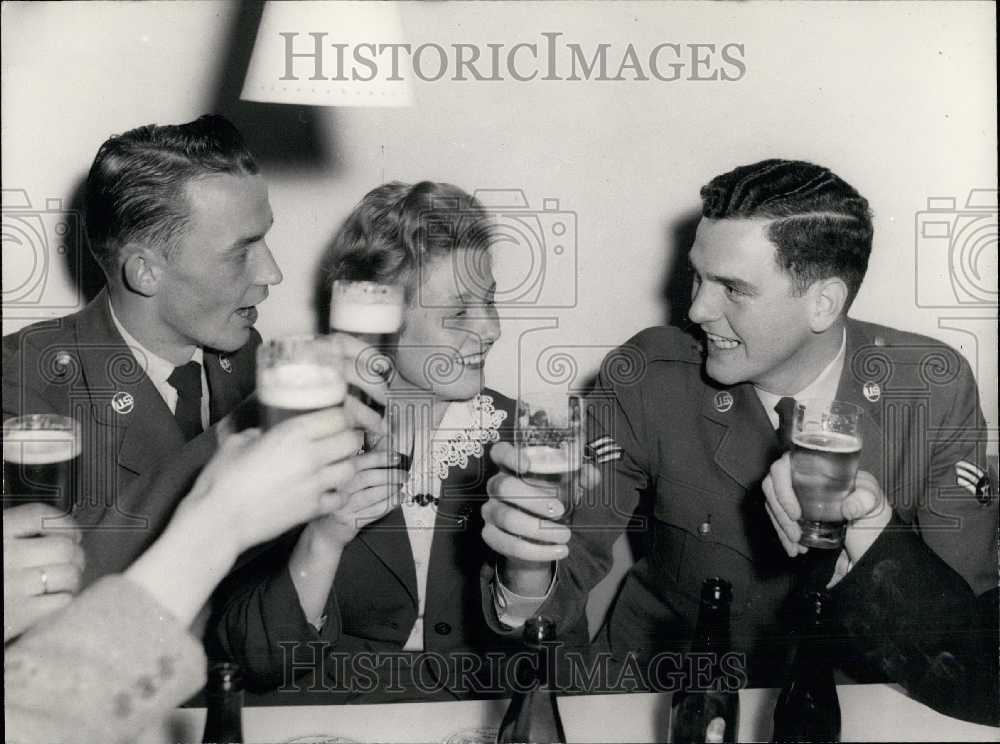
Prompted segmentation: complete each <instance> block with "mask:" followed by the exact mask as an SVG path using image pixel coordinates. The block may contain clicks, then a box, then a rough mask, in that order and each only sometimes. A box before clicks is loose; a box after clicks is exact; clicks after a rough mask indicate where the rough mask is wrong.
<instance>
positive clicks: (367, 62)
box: [240, 2, 413, 107]
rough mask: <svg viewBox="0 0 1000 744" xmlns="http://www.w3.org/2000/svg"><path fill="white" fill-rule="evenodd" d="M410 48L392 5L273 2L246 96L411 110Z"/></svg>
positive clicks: (263, 23)
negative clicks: (407, 107) (401, 107)
mask: <svg viewBox="0 0 1000 744" xmlns="http://www.w3.org/2000/svg"><path fill="white" fill-rule="evenodd" d="M409 61H410V57H409V46H408V45H406V43H405V40H404V37H403V30H402V21H401V19H400V14H399V7H398V5H397V4H396V3H390V2H267V3H265V5H264V12H263V14H262V15H261V19H260V25H259V27H258V29H257V39H256V41H255V42H254V48H253V54H252V55H251V58H250V63H249V65H248V67H247V75H246V79H245V81H244V83H243V92H242V94H241V96H240V97H241V98H242V99H244V100H247V101H257V102H262V103H292V104H299V105H306V106H379V107H381V106H411V105H413V93H412V90H411V87H410V82H409V80H410V65H409Z"/></svg>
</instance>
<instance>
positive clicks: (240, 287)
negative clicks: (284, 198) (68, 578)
mask: <svg viewBox="0 0 1000 744" xmlns="http://www.w3.org/2000/svg"><path fill="white" fill-rule="evenodd" d="M272 222H273V217H272V215H271V207H270V204H269V202H268V197H267V187H266V185H265V183H264V180H263V178H262V177H261V175H260V172H259V168H258V166H257V163H256V162H255V160H254V158H253V156H252V155H251V153H250V152H249V151H248V150H247V148H246V145H245V144H244V142H243V138H242V137H241V135H240V133H239V132H238V131H237V130H236V128H235V127H233V125H232V124H231V123H230V122H228V121H227V120H226V119H224V118H222V117H220V116H203V117H201V118H199V119H198V120H196V121H193V122H190V123H187V124H181V125H177V126H156V125H148V126H143V127H139V128H137V129H133V130H131V131H128V132H125V133H124V134H121V135H117V136H113V137H111V138H110V139H108V140H107V141H106V142H105V143H104V144H103V145H101V147H100V149H99V151H98V153H97V156H96V157H95V159H94V163H93V165H92V166H91V169H90V174H89V176H88V179H87V183H86V225H87V234H88V238H89V242H90V248H91V251H92V252H93V255H94V257H95V258H96V260H97V262H98V263H99V264H100V266H101V268H102V269H103V271H104V273H105V275H106V277H107V285H106V287H105V288H104V289H102V290H101V291H100V292H99V293H98V294H97V296H96V297H95V298H94V299H93V300H92V301H91V302H90V303H89V304H88V305H87V306H86V307H84V308H83V309H82V310H81V311H80V312H78V313H76V314H74V315H70V316H67V317H64V318H59V319H57V320H54V321H47V322H43V323H37V324H34V325H31V326H28V327H27V328H24V329H22V330H21V331H19V332H18V333H15V334H12V335H10V336H8V337H6V338H4V341H3V347H4V360H3V412H4V418H7V417H9V416H15V415H21V414H31V413H45V412H55V413H60V414H65V415H70V416H73V417H75V418H76V419H77V420H78V421H79V422H80V424H81V428H82V435H83V442H82V445H83V452H82V457H81V459H80V467H79V472H78V479H77V489H76V503H75V504H74V506H73V514H74V517H75V518H76V520H77V521H78V522H79V523H80V524H81V526H83V527H84V549H85V552H86V555H87V564H88V566H87V568H88V570H87V575H88V576H89V578H91V579H92V578H94V577H96V576H99V575H101V574H104V573H108V572H110V571H114V570H120V569H121V568H123V567H124V566H126V565H127V564H128V562H129V561H130V560H131V559H132V558H134V557H135V556H136V555H138V553H139V552H141V549H142V548H143V547H144V546H145V544H147V543H148V542H149V541H151V540H152V539H153V538H155V536H156V534H157V533H158V531H159V527H160V526H162V524H164V523H165V520H166V518H167V517H168V516H169V513H170V511H171V510H172V508H173V506H174V503H173V502H170V503H166V502H163V503H160V502H156V503H154V502H153V500H152V497H150V496H148V489H146V488H138V487H137V484H139V483H140V479H142V478H145V479H146V482H149V480H150V479H151V477H152V474H153V473H154V472H155V471H156V470H157V468H159V467H160V466H162V465H163V464H164V463H166V462H167V461H169V460H171V459H173V458H174V456H175V455H176V454H177V453H178V452H179V451H180V450H181V448H182V447H184V445H185V444H186V443H187V442H188V441H190V440H193V439H195V438H197V437H198V435H199V434H200V433H201V432H203V431H204V430H206V429H208V428H209V427H211V426H212V425H213V424H214V423H216V422H217V421H219V420H220V419H221V418H223V417H224V416H225V415H226V414H228V413H229V412H230V411H231V410H232V409H233V408H234V407H235V406H236V404H237V403H239V402H240V401H241V400H242V399H243V398H245V397H246V396H247V395H248V394H249V393H250V392H252V390H253V387H254V352H255V349H256V347H257V345H258V344H259V343H260V336H259V335H258V334H257V332H256V331H255V330H254V328H253V325H254V322H255V321H256V319H257V305H259V304H260V303H261V302H263V301H264V300H265V299H266V298H267V295H268V287H269V285H272V284H277V283H279V282H280V281H281V279H282V275H281V271H280V270H279V268H278V266H277V264H276V263H275V261H274V257H273V256H272V255H271V252H270V250H269V249H268V246H267V243H266V242H265V235H266V234H267V232H268V230H269V229H270V227H271V224H272ZM210 450H211V446H208V447H207V448H206V449H205V452H204V453H202V456H199V457H196V458H194V459H195V460H197V459H207V455H208V454H210ZM195 473H196V470H195ZM175 490H176V491H177V493H178V494H179V495H183V493H184V492H185V490H186V489H185V488H183V487H178V488H177V489H175ZM115 536H118V537H115Z"/></svg>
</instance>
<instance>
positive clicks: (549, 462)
mask: <svg viewBox="0 0 1000 744" xmlns="http://www.w3.org/2000/svg"><path fill="white" fill-rule="evenodd" d="M521 452H522V453H523V455H524V457H526V458H527V465H528V472H529V473H538V474H539V475H554V474H556V473H572V472H573V471H574V470H576V469H577V467H579V463H575V464H574V463H573V462H571V459H572V458H571V457H570V453H569V450H567V449H565V448H562V447H545V446H542V445H531V446H528V447H522V448H521Z"/></svg>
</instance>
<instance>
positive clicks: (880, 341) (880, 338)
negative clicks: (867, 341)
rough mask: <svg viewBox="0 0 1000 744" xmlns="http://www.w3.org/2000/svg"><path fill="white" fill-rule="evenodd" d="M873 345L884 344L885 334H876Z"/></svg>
mask: <svg viewBox="0 0 1000 744" xmlns="http://www.w3.org/2000/svg"><path fill="white" fill-rule="evenodd" d="M875 345H876V346H885V336H876V337H875Z"/></svg>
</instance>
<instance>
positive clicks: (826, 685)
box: [771, 592, 840, 742]
mask: <svg viewBox="0 0 1000 744" xmlns="http://www.w3.org/2000/svg"><path fill="white" fill-rule="evenodd" d="M829 607H830V597H829V595H828V594H826V593H825V592H809V593H808V594H807V595H806V601H805V612H804V617H803V621H802V622H801V624H800V631H799V642H798V649H797V650H796V653H795V662H794V664H793V665H792V671H791V675H790V676H789V678H788V682H786V683H785V687H784V689H783V690H782V691H781V694H780V695H779V696H778V703H777V705H776V706H775V708H774V733H773V735H772V737H771V741H775V742H794V741H801V742H812V741H815V742H831V741H840V700H838V699H837V687H836V685H835V684H834V681H833V665H832V653H831V645H830V633H829V622H828V617H827V614H828V613H829Z"/></svg>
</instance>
